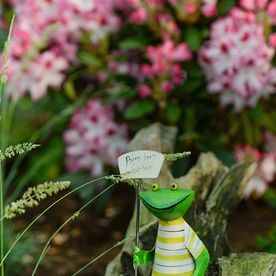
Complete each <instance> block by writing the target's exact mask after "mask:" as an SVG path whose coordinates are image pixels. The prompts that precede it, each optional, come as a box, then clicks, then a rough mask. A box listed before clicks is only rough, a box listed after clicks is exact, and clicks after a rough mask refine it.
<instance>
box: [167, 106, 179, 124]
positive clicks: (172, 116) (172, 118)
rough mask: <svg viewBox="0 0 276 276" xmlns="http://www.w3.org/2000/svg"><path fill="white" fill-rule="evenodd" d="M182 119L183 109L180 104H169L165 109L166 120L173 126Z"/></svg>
mask: <svg viewBox="0 0 276 276" xmlns="http://www.w3.org/2000/svg"><path fill="white" fill-rule="evenodd" d="M180 117H181V108H180V106H179V103H178V102H170V103H168V105H167V107H166V109H165V118H166V119H167V121H168V122H169V123H171V124H175V123H176V122H177V121H178V120H179V119H180Z"/></svg>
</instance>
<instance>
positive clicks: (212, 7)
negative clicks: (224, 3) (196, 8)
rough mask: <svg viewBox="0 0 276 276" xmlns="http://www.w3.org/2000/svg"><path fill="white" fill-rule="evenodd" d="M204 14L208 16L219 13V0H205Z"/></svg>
mask: <svg viewBox="0 0 276 276" xmlns="http://www.w3.org/2000/svg"><path fill="white" fill-rule="evenodd" d="M202 2H203V6H202V14H203V15H204V16H206V17H212V16H215V15H216V14H217V7H216V6H217V0H203V1H202Z"/></svg>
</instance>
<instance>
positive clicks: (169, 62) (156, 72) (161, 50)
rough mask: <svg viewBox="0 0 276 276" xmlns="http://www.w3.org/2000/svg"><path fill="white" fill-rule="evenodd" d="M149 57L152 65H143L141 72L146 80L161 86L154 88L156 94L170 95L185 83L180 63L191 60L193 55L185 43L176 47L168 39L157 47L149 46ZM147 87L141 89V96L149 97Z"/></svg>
mask: <svg viewBox="0 0 276 276" xmlns="http://www.w3.org/2000/svg"><path fill="white" fill-rule="evenodd" d="M147 57H148V59H149V61H150V62H151V64H142V66H141V72H142V74H143V76H144V78H145V79H148V80H150V81H152V82H153V83H159V84H160V85H159V86H158V87H156V85H155V87H153V88H152V89H153V90H155V91H156V92H158V93H159V92H160V91H161V92H162V91H163V92H165V93H170V92H171V91H172V89H173V87H174V86H175V85H178V84H180V83H182V82H183V81H184V73H183V70H182V68H181V65H180V64H179V63H180V62H184V61H186V60H189V59H191V57H192V53H191V51H190V50H189V48H188V47H187V45H186V44H185V43H180V44H178V45H175V44H174V43H173V41H172V40H170V39H168V38H167V39H166V40H165V41H164V43H162V44H160V45H158V46H156V47H155V46H152V45H150V46H148V48H147ZM154 80H159V81H157V82H156V81H154ZM146 87H148V86H146ZM146 87H145V86H144V85H143V86H142V87H140V88H139V93H140V95H142V96H145V95H149V90H148V89H146ZM152 89H150V90H152ZM145 91H146V92H145Z"/></svg>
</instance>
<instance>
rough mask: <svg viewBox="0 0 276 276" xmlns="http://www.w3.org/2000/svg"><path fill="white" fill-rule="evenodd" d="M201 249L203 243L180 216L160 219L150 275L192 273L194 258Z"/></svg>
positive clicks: (179, 275) (176, 275) (173, 275)
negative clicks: (172, 218) (166, 219)
mask: <svg viewBox="0 0 276 276" xmlns="http://www.w3.org/2000/svg"><path fill="white" fill-rule="evenodd" d="M203 249H204V245H203V243H202V242H201V241H200V239H199V238H198V237H197V235H196V234H195V232H194V231H193V230H192V228H191V227H190V226H189V225H188V223H186V222H185V221H184V219H183V218H182V217H181V218H179V219H177V220H174V221H168V222H166V221H160V222H159V227H158V234H157V240H156V247H155V255H154V264H153V271H152V275H153V276H165V275H170V276H184V275H187V276H188V275H193V272H194V270H195V258H197V257H198V256H199V255H200V253H201V252H202V250H203Z"/></svg>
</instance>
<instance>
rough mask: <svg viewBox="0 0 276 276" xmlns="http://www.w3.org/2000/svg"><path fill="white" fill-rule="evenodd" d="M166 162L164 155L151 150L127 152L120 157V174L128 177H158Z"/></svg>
mask: <svg viewBox="0 0 276 276" xmlns="http://www.w3.org/2000/svg"><path fill="white" fill-rule="evenodd" d="M163 162H164V155H163V154H162V153H160V152H156V151H151V150H137V151H131V152H127V153H125V154H123V155H121V156H120V157H119V158H118V165H119V170H120V174H126V175H127V177H128V178H157V177H158V175H159V172H160V170H161V167H162V164H163Z"/></svg>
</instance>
